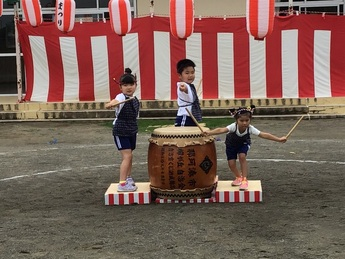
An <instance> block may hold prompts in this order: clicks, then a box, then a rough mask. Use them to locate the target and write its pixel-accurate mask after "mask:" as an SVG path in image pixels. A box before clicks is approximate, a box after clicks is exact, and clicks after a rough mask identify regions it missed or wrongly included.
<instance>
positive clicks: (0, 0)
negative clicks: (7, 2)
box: [0, 0, 4, 17]
mask: <svg viewBox="0 0 345 259" xmlns="http://www.w3.org/2000/svg"><path fill="white" fill-rule="evenodd" d="M3 8H4V0H0V17H1V16H2V10H3Z"/></svg>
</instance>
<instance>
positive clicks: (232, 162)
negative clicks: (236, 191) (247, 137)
mask: <svg viewBox="0 0 345 259" xmlns="http://www.w3.org/2000/svg"><path fill="white" fill-rule="evenodd" d="M228 165H229V168H230V170H231V172H233V173H234V175H235V176H236V177H238V178H239V177H241V173H240V171H238V169H237V166H236V160H235V159H231V160H228Z"/></svg>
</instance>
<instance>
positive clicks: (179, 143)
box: [148, 127, 217, 199]
mask: <svg viewBox="0 0 345 259" xmlns="http://www.w3.org/2000/svg"><path fill="white" fill-rule="evenodd" d="M203 130H208V128H203ZM149 142H150V144H149V150H148V173H149V178H150V185H151V190H152V191H153V192H154V193H155V194H156V195H157V197H159V198H170V199H191V198H206V197H210V196H211V193H212V190H213V188H214V185H215V180H216V174H217V153H216V147H215V143H214V137H212V136H207V137H204V136H202V135H201V132H200V129H199V128H198V127H166V128H158V129H155V130H154V131H153V133H152V134H151V138H150V139H149Z"/></svg>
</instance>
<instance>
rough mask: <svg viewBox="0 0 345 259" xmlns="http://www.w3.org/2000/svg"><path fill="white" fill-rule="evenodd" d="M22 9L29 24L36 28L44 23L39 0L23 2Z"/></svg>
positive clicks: (24, 0)
mask: <svg viewBox="0 0 345 259" xmlns="http://www.w3.org/2000/svg"><path fill="white" fill-rule="evenodd" d="M21 7H22V9H23V12H24V16H25V20H26V22H27V23H28V24H30V25H31V26H32V27H36V26H39V25H40V24H41V23H42V21H43V18H42V8H41V3H40V1H39V0H22V4H21Z"/></svg>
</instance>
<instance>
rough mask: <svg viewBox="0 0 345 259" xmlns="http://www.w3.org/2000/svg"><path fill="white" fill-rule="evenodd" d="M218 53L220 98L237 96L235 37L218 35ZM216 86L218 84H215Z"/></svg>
mask: <svg viewBox="0 0 345 259" xmlns="http://www.w3.org/2000/svg"><path fill="white" fill-rule="evenodd" d="M217 51H218V53H217V54H218V98H220V99H227V98H234V96H235V83H234V35H233V33H218V34H217ZM215 84H216V82H215Z"/></svg>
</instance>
